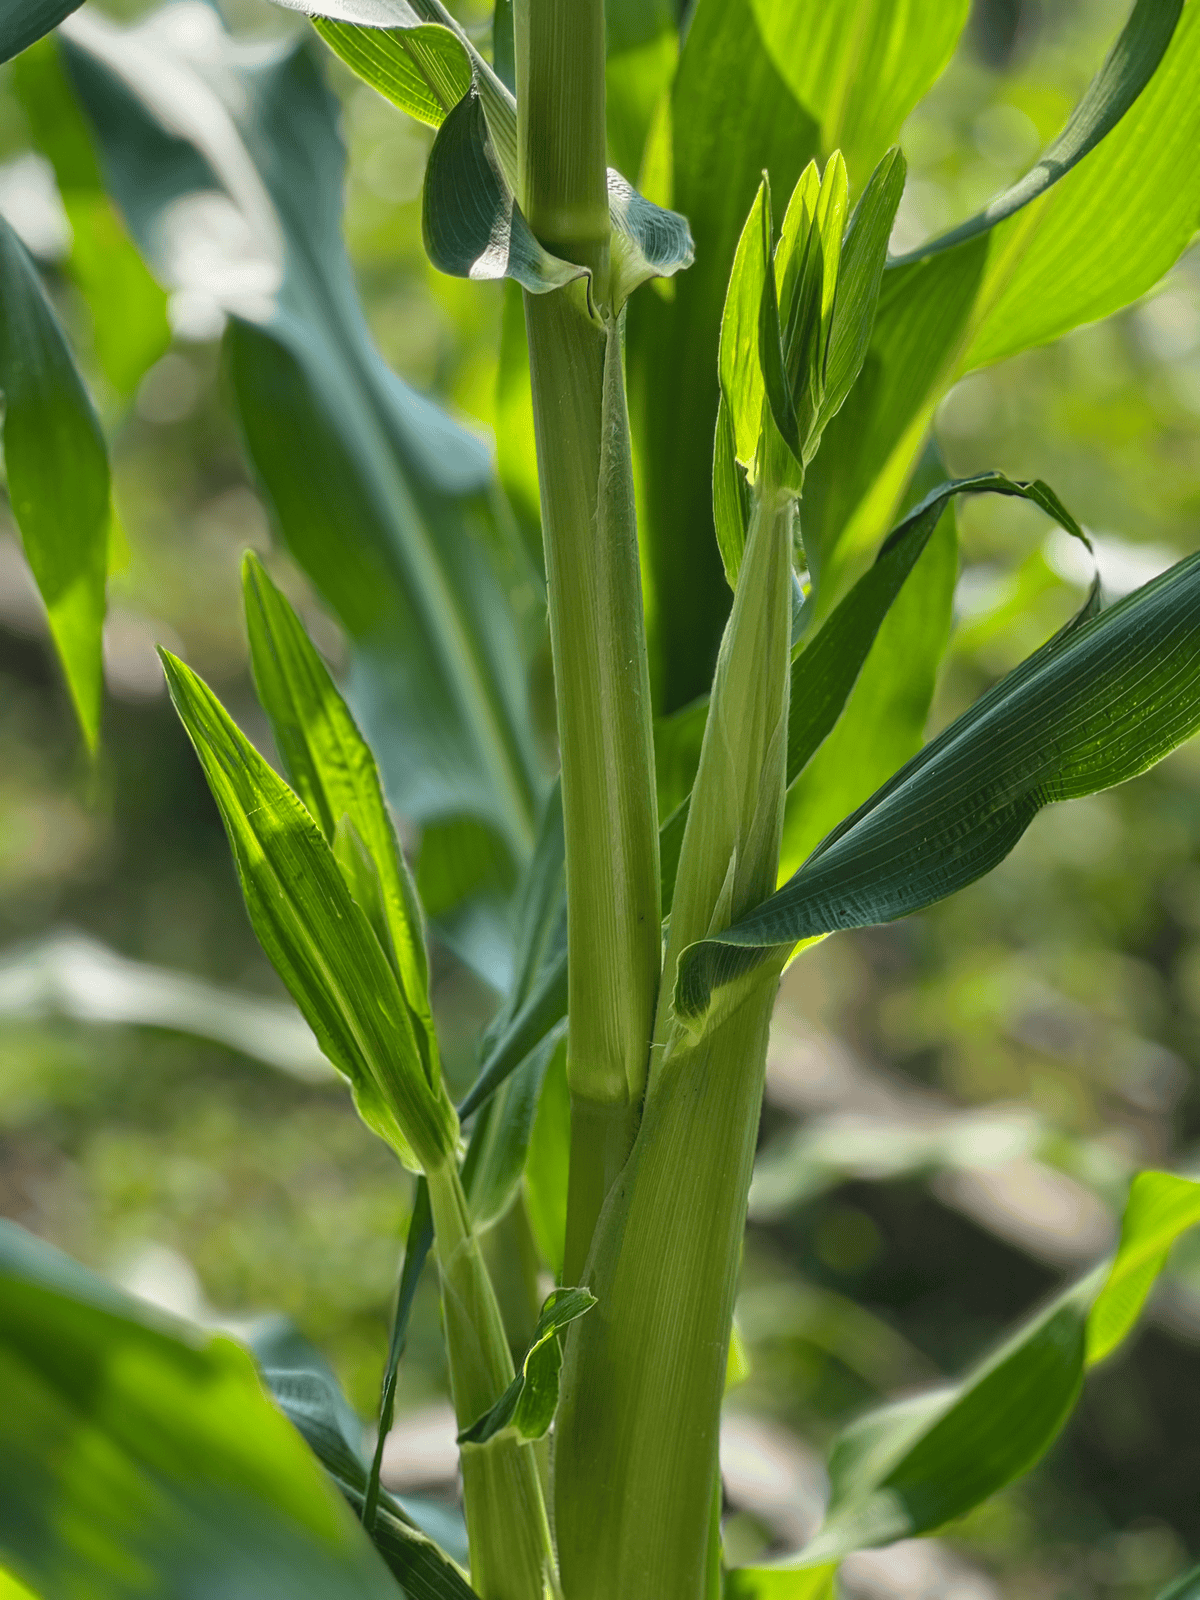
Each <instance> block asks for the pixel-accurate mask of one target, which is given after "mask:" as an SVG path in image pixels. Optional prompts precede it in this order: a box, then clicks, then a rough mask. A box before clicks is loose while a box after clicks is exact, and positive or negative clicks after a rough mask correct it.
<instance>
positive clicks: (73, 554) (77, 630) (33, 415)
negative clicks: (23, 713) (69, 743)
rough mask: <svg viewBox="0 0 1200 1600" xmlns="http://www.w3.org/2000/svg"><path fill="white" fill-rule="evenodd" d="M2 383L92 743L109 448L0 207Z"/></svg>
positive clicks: (33, 532) (7, 438) (54, 630)
mask: <svg viewBox="0 0 1200 1600" xmlns="http://www.w3.org/2000/svg"><path fill="white" fill-rule="evenodd" d="M0 391H2V392H3V395H4V434H3V437H4V460H5V468H6V472H7V476H8V498H9V503H10V505H11V506H12V511H13V517H14V518H15V520H16V524H17V527H18V528H19V529H20V532H21V540H22V543H23V544H24V546H25V555H26V557H27V559H28V561H29V566H30V569H31V570H32V572H33V576H34V578H35V579H36V581H37V586H38V589H39V591H40V592H41V596H42V599H43V601H44V602H45V605H46V614H47V616H48V618H49V622H50V633H51V637H52V638H53V640H54V645H55V649H56V650H57V651H58V656H59V660H60V661H61V662H62V666H63V672H64V674H65V676H66V680H67V687H68V688H69V690H70V693H71V699H72V701H73V702H74V705H75V711H76V714H77V716H78V718H79V724H80V727H81V728H82V730H83V734H84V737H85V739H86V740H87V743H88V744H89V745H90V746H91V747H92V748H93V749H94V748H95V746H96V744H97V742H98V740H99V737H100V702H101V694H102V690H103V683H104V670H103V661H102V656H101V635H102V631H103V627H104V585H105V579H106V577H107V573H108V537H109V522H110V515H111V512H110V502H109V473H108V452H107V451H106V449H105V446H104V437H103V435H102V433H101V431H100V423H99V421H98V419H97V417H96V413H95V410H94V409H93V407H92V402H91V400H90V398H89V397H88V393H87V390H86V389H85V388H84V385H83V379H82V378H81V377H80V375H79V371H78V369H77V367H76V365H75V361H74V359H73V357H72V355H71V352H70V350H69V349H68V348H67V342H66V339H65V337H64V336H63V331H62V329H61V328H60V327H59V324H58V319H57V318H56V317H55V315H54V312H53V311H52V310H51V309H50V304H49V302H48V301H47V299H46V296H45V294H44V293H43V291H42V286H41V283H40V282H39V280H38V275H37V268H36V267H35V266H34V264H33V262H32V260H31V259H30V256H29V253H28V251H27V250H26V249H25V246H24V245H23V244H22V243H21V241H20V240H19V239H18V238H17V236H16V234H15V233H14V232H13V230H12V228H11V227H10V226H9V225H8V223H7V222H5V221H4V219H3V218H2V217H0Z"/></svg>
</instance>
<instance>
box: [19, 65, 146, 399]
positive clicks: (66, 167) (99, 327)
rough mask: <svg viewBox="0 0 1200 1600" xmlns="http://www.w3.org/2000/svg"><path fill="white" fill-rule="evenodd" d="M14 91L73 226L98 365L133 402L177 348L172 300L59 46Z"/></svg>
mask: <svg viewBox="0 0 1200 1600" xmlns="http://www.w3.org/2000/svg"><path fill="white" fill-rule="evenodd" d="M13 86H14V88H15V89H16V91H17V95H18V97H19V99H20V101H21V106H22V108H23V110H24V112H25V115H26V117H27V119H28V121H29V131H30V136H31V139H32V142H33V145H34V147H35V148H36V149H38V150H40V151H41V153H42V154H43V155H44V156H45V157H46V158H47V159H48V160H49V162H50V163H51V165H52V166H53V168H54V177H55V181H56V182H57V184H58V191H59V193H60V195H61V196H62V202H63V209H64V210H65V211H66V213H67V221H68V222H69V223H70V225H71V252H70V256H69V257H68V260H67V270H68V271H69V272H70V275H71V276H72V278H74V280H75V282H76V283H77V284H78V286H79V288H80V291H81V292H82V294H83V296H84V299H85V300H86V301H87V303H88V308H89V310H90V311H91V314H92V330H93V338H94V340H95V350H96V357H97V359H98V360H99V362H100V366H101V368H102V370H103V372H104V376H105V377H106V378H107V379H108V381H109V382H110V383H111V384H112V386H113V388H114V389H115V390H116V391H117V393H118V394H120V395H122V396H126V397H127V396H129V395H131V394H132V393H133V391H134V389H135V388H136V387H137V384H138V382H139V380H140V379H141V377H142V376H143V374H144V373H145V372H146V370H147V368H148V367H150V366H152V365H153V363H154V362H155V361H157V360H158V358H159V357H160V356H161V355H162V354H163V352H164V351H165V350H166V348H167V345H168V344H169V343H170V339H171V330H170V327H169V325H168V323H167V297H166V295H165V294H164V293H163V291H162V289H161V288H160V287H159V285H158V284H157V283H155V281H154V279H153V278H152V277H151V275H150V272H149V270H148V269H147V267H146V265H145V263H144V262H143V260H142V258H141V256H140V255H139V254H138V252H137V249H136V247H135V246H134V244H133V241H132V240H131V239H130V237H129V235H128V233H127V232H126V229H125V225H124V223H123V222H122V221H121V218H120V215H119V213H118V212H117V209H116V207H115V206H114V205H113V202H112V201H111V200H110V199H109V197H108V194H107V193H106V191H105V188H104V182H103V179H102V177H101V173H100V167H99V163H98V162H97V160H96V156H95V153H94V151H93V149H92V140H91V135H90V134H89V131H88V128H87V125H86V122H85V120H84V117H83V114H82V112H81V111H80V109H79V106H78V105H77V103H76V101H75V98H74V95H73V94H72V92H71V88H70V85H69V83H68V82H67V78H66V74H65V73H64V71H63V65H62V58H61V54H60V52H59V49H58V46H57V43H56V42H55V41H54V40H53V39H46V40H44V41H42V42H40V43H39V44H38V45H37V46H35V48H33V49H32V50H26V51H25V53H24V54H23V55H22V56H21V57H20V59H19V60H18V61H17V62H16V63H15V65H14V68H13Z"/></svg>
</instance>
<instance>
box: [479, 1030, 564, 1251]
mask: <svg viewBox="0 0 1200 1600" xmlns="http://www.w3.org/2000/svg"><path fill="white" fill-rule="evenodd" d="M566 1037H567V1030H566V1018H565V1017H564V1018H561V1019H560V1020H559V1021H558V1022H556V1024H555V1025H554V1027H553V1028H551V1030H550V1031H549V1033H547V1034H545V1035H544V1037H543V1038H541V1039H540V1040H539V1041H538V1042H537V1044H536V1045H535V1046H534V1047H533V1049H532V1050H531V1051H530V1052H529V1054H528V1055H527V1056H526V1057H525V1059H524V1060H523V1061H522V1062H521V1064H520V1065H519V1066H518V1067H517V1068H516V1069H515V1070H514V1071H512V1072H511V1073H509V1074H508V1075H507V1077H506V1078H505V1080H504V1082H503V1083H502V1084H501V1085H500V1087H499V1088H498V1089H497V1090H496V1091H495V1092H494V1093H493V1094H491V1095H490V1096H489V1097H488V1098H487V1099H486V1100H485V1101H484V1103H483V1106H482V1108H481V1109H480V1111H479V1114H478V1116H477V1117H476V1119H475V1126H474V1127H473V1128H472V1130H471V1142H470V1144H469V1146H468V1147H467V1158H466V1160H465V1161H464V1162H463V1172H462V1180H463V1188H464V1189H465V1190H466V1194H467V1201H468V1203H469V1205H470V1208H471V1219H472V1221H473V1222H474V1224H475V1226H476V1228H479V1229H482V1228H486V1227H488V1226H489V1225H490V1224H491V1223H493V1222H497V1221H499V1219H500V1218H501V1217H502V1216H503V1215H504V1213H505V1212H506V1211H507V1210H508V1208H509V1205H510V1204H511V1202H512V1198H513V1195H514V1194H515V1193H516V1190H517V1185H518V1184H519V1183H520V1181H521V1174H522V1173H523V1172H524V1170H525V1160H526V1156H527V1155H528V1153H529V1140H530V1137H531V1135H532V1133H533V1124H534V1120H535V1118H536V1116H537V1110H538V1105H539V1103H540V1100H541V1094H542V1085H543V1083H544V1082H545V1078H546V1073H547V1070H548V1069H549V1067H550V1064H551V1062H552V1061H553V1059H554V1056H555V1052H556V1051H557V1050H558V1049H559V1047H560V1046H565V1044H566Z"/></svg>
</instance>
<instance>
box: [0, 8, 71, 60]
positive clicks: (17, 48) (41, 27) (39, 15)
mask: <svg viewBox="0 0 1200 1600" xmlns="http://www.w3.org/2000/svg"><path fill="white" fill-rule="evenodd" d="M79 4H81V0H7V3H6V5H5V7H4V15H3V17H0V61H8V60H11V58H12V57H13V56H15V55H18V54H19V53H20V52H21V51H22V50H27V49H28V48H29V46H30V45H31V44H33V43H34V42H35V41H36V40H38V39H40V38H41V37H42V35H43V34H46V33H49V32H50V30H51V28H57V27H58V25H59V23H60V22H61V21H62V19H63V18H64V17H67V16H70V14H71V12H72V11H74V10H75V8H76V6H78V5H79Z"/></svg>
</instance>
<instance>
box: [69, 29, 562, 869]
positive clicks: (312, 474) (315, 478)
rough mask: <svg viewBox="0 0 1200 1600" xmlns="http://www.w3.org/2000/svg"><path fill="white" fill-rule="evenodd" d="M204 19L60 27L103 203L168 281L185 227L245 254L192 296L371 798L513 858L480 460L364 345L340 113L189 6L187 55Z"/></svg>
mask: <svg viewBox="0 0 1200 1600" xmlns="http://www.w3.org/2000/svg"><path fill="white" fill-rule="evenodd" d="M200 16H201V14H200V13H198V12H196V11H195V10H193V9H192V8H190V7H186V6H167V7H166V8H165V9H164V10H163V11H162V12H160V13H158V14H156V16H155V17H153V18H152V19H151V20H150V21H149V22H147V23H145V24H143V25H141V26H140V27H136V28H131V29H118V28H115V27H114V26H113V25H112V24H109V23H106V22H104V21H103V19H101V18H100V17H98V16H96V17H92V16H90V15H89V14H87V13H85V14H83V15H82V16H80V17H78V18H75V19H73V20H72V22H71V23H70V24H69V25H68V30H67V33H68V41H69V46H68V65H69V68H70V72H71V76H72V79H73V81H74V83H75V85H76V88H77V90H78V92H79V94H80V97H81V99H82V101H83V104H84V107H85V110H86V111H87V113H88V115H89V117H90V119H91V121H92V123H93V125H94V126H95V127H96V129H97V131H98V134H99V138H100V144H101V150H102V156H103V160H104V163H105V166H106V169H107V173H108V177H109V179H110V183H111V187H112V190H113V192H114V194H115V196H116V198H117V200H118V202H119V203H120V205H121V207H122V210H123V212H124V215H125V217H126V219H127V221H128V223H129V225H130V229H131V231H132V233H133V234H134V236H135V238H136V239H137V240H138V242H139V244H140V246H141V247H142V249H143V251H144V253H145V254H146V255H147V257H148V259H149V260H150V262H151V264H152V266H153V267H154V269H155V271H156V272H157V273H158V275H159V276H160V277H161V278H162V280H163V281H164V282H166V283H168V284H169V285H170V286H171V287H173V288H177V287H180V286H181V284H182V283H183V282H184V281H185V279H184V278H183V277H182V276H181V275H182V274H183V273H184V262H185V260H186V259H187V255H186V252H185V250H184V248H183V246H184V244H185V243H186V238H187V237H190V235H188V234H187V229H186V227H185V226H184V224H185V223H187V224H188V225H189V226H191V227H195V226H199V225H202V224H205V225H206V226H207V225H209V224H208V223H207V222H206V219H211V218H214V217H216V218H219V219H220V220H221V225H222V230H224V231H222V232H221V236H222V237H224V236H226V233H231V234H232V236H236V237H238V238H240V239H241V240H242V242H243V249H242V258H241V259H240V264H238V265H237V271H236V273H235V272H233V271H232V270H231V269H232V267H233V265H234V264H235V263H234V262H232V261H231V262H227V263H224V264H222V263H221V262H219V261H218V262H217V264H216V265H217V267H218V268H220V269H221V270H220V271H219V272H217V273H216V274H215V275H214V276H213V277H211V278H206V279H205V280H204V281H203V282H200V283H192V284H191V285H190V287H191V288H192V289H193V290H194V291H195V292H197V293H202V294H208V295H210V296H211V297H212V299H213V300H214V302H215V303H216V305H217V306H218V307H219V308H221V309H223V310H224V311H225V312H226V313H227V314H228V316H229V319H230V320H229V326H228V329H227V333H226V353H227V357H228V370H229V374H230V378H231V384H232V390H233V394H234V398H235V401H236V405H237V410H238V415H239V420H240V423H241V428H242V433H243V437H244V440H245V443H246V447H247V450H248V453H249V455H250V458H251V461H252V463H253V465H254V469H255V472H256V474H257V476H258V479H259V481H260V483H261V485H262V487H263V489H264V491H265V493H266V495H267V498H268V500H269V502H270V505H271V509H272V510H273V512H274V515H275V518H276V521H277V523H278V526H279V527H280V529H281V531H282V532H283V535H284V537H285V539H286V540H287V543H288V546H289V548H290V550H291V552H292V554H293V555H294V556H295V557H296V559H297V560H298V561H299V562H300V564H301V566H302V567H303V568H304V569H305V571H306V572H307V573H308V575H309V576H310V578H311V579H312V580H313V582H314V584H315V586H316V588H317V589H318V591H319V592H320V593H321V595H322V596H323V598H324V599H325V601H326V602H327V603H328V604H329V606H330V608H331V609H332V610H333V612H334V613H335V615H336V616H337V618H338V620H339V622H340V623H341V624H342V626H343V627H344V629H345V630H346V632H347V633H348V635H349V636H350V638H351V640H352V641H353V646H354V649H353V656H352V664H351V670H350V675H349V679H348V683H347V698H348V699H349V701H350V703H351V704H352V706H353V708H354V711H355V715H356V717H357V718H358V719H359V720H360V723H361V725H362V726H363V728H364V731H365V732H366V733H367V735H368V737H369V738H370V739H371V742H372V745H373V747H374V749H375V751H376V753H377V755H378V758H379V761H380V765H381V768H382V771H383V775H384V779H385V782H386V785H387V789H388V794H389V797H390V799H391V800H392V803H393V804H394V805H395V807H396V809H397V810H398V811H399V812H400V813H401V814H402V815H403V816H405V817H406V818H408V819H410V820H412V821H415V822H418V823H429V822H432V821H434V820H438V819H450V818H462V817H470V818H472V819H475V820H476V821H477V822H478V823H479V825H480V826H481V827H484V828H486V829H487V830H489V831H490V833H491V834H492V835H493V836H494V837H495V838H496V840H497V842H498V848H500V849H502V850H504V851H506V852H507V853H508V855H509V856H510V857H511V858H512V860H513V861H518V862H519V861H520V860H522V859H524V857H525V856H526V855H527V854H528V851H529V849H530V848H531V845H532V841H533V832H534V818H535V816H536V812H537V802H538V796H539V791H540V790H541V787H542V784H543V782H544V780H543V777H542V774H541V770H540V762H539V758H538V756H537V753H536V746H535V741H534V738H533V734H532V729H531V721H530V713H529V707H528V699H527V691H526V678H525V674H526V663H525V661H524V659H523V656H522V652H521V648H520V644H519V641H518V637H517V633H516V629H515V626H514V622H513V611H512V605H511V604H510V599H509V596H508V595H507V594H506V593H505V591H504V589H503V588H502V586H501V583H500V580H499V576H498V568H496V567H494V566H493V564H492V561H491V559H490V557H489V554H488V550H487V545H488V543H489V542H490V541H491V540H492V539H495V540H498V541H502V540H503V538H504V537H505V534H504V532H503V530H502V529H500V528H498V527H495V526H494V519H493V511H492V507H491V495H492V493H493V490H492V485H493V481H494V480H493V476H492V469H491V464H490V460H489V456H488V451H487V448H486V447H485V446H484V445H483V444H482V442H481V441H480V440H478V439H476V438H475V437H473V436H472V435H470V434H468V433H467V432H466V431H465V430H463V429H462V428H460V427H458V426H457V424H455V423H454V422H452V421H451V420H450V418H449V417H447V416H446V415H445V414H444V413H443V412H441V411H440V410H438V409H437V408H436V407H435V406H433V405H431V404H430V403H429V402H428V401H427V400H425V399H424V398H423V397H421V396H420V395H418V394H416V393H414V392H413V391H412V390H411V389H409V388H407V387H406V386H405V385H404V384H403V383H401V382H400V380H399V379H398V378H396V377H395V375H394V374H393V373H392V372H390V371H389V370H388V368H387V366H386V365H385V364H384V362H383V359H382V357H381V356H380V354H379V351H378V350H377V348H376V347H375V345H374V343H373V342H372V340H371V337H370V334H369V332H368V330H367V327H366V323H365V321H364V318H363V315H362V311H361V308H360V306H359V303H358V299H357V293H356V290H355V286H354V278H353V274H352V271H351V268H350V264H349V261H348V259H347V257H346V253H345V248H344V246H343V243H342V240H341V189H342V180H343V170H344V152H343V149H342V145H341V142H340V140H339V138H338V135H337V115H338V108H337V104H336V102H335V101H334V99H333V97H332V96H331V95H330V94H329V92H328V90H327V89H326V88H325V86H324V84H323V83H322V81H321V76H320V72H319V70H318V68H317V65H316V62H315V60H314V51H313V49H312V48H310V47H301V48H292V49H290V50H288V49H283V50H281V49H278V48H277V47H271V48H270V49H266V50H263V49H260V48H259V47H257V46H255V47H254V49H253V50H246V49H243V48H242V47H240V46H238V45H237V44H236V43H235V42H234V41H233V40H231V39H230V38H229V36H228V35H227V34H225V33H224V32H223V31H222V30H221V28H220V25H219V22H218V21H217V19H216V17H215V15H213V16H211V17H209V16H208V13H204V14H203V19H204V20H205V26H204V28H202V29H200V33H201V34H202V35H203V37H199V38H198V37H197V32H196V29H197V18H198V17H200ZM414 18H415V14H414ZM415 20H417V21H420V20H422V19H419V18H416V19H415ZM185 23H186V26H185ZM189 30H190V31H189ZM217 64H219V73H225V74H227V75H228V77H229V81H231V82H232V83H233V84H235V85H236V86H237V89H238V93H237V96H236V97H234V98H233V101H232V104H233V109H232V110H231V109H230V104H229V103H227V101H226V100H224V99H222V98H221V96H220V95H219V94H218V93H217V91H216V89H215V88H214V86H213V84H212V82H210V78H209V76H208V75H209V74H210V73H211V72H214V71H218V65H217ZM168 219H172V222H171V226H168V225H167V223H168ZM181 219H182V220H181ZM219 231H220V230H219ZM206 236H207V235H206ZM176 240H178V244H177V245H176V243H175V241H176Z"/></svg>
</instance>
